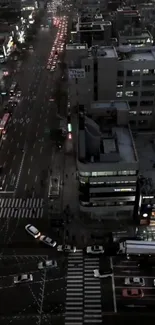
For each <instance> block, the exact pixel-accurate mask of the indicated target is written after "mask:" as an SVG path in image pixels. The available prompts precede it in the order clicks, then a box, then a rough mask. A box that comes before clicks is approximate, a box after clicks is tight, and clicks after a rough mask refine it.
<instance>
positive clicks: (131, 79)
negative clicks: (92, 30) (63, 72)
mask: <svg viewBox="0 0 155 325" xmlns="http://www.w3.org/2000/svg"><path fill="white" fill-rule="evenodd" d="M66 63H67V65H68V74H69V92H70V102H71V106H76V105H84V106H85V107H86V109H87V110H88V109H89V107H90V104H91V102H93V101H102V100H116V99H120V100H125V101H128V103H129V106H130V111H129V115H130V119H129V120H130V124H131V126H132V128H135V129H154V127H155V123H154V118H155V47H143V48H139V47H138V48H136V47H135V46H133V47H132V46H120V47H118V48H114V47H112V46H106V47H92V48H91V49H88V47H87V46H86V45H80V44H78V45H76V44H72V45H67V46H66Z"/></svg>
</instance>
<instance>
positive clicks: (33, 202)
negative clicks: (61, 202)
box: [0, 198, 44, 219]
mask: <svg viewBox="0 0 155 325" xmlns="http://www.w3.org/2000/svg"><path fill="white" fill-rule="evenodd" d="M43 202H44V200H43V199H42V198H27V199H22V198H5V199H0V207H1V209H0V218H3V219H4V218H33V219H41V218H43V214H44V208H43Z"/></svg>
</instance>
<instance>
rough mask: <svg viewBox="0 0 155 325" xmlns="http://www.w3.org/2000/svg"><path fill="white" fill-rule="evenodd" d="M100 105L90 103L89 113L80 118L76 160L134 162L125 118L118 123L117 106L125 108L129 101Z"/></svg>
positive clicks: (134, 152) (121, 108)
mask: <svg viewBox="0 0 155 325" xmlns="http://www.w3.org/2000/svg"><path fill="white" fill-rule="evenodd" d="M101 105H102V104H101V103H97V104H95V103H92V106H91V107H92V111H90V114H89V115H84V116H81V117H80V118H79V161H81V162H87V163H106V164H107V163H123V162H125V163H135V162H137V154H136V150H135V147H134V142H133V139H132V135H131V131H130V128H129V126H128V124H127V122H126V123H124V125H123V123H122V125H121V126H120V125H118V118H117V109H118V110H119V109H120V110H125V111H127V110H128V104H127V103H126V102H124V103H123V102H122V103H121V102H118V103H117V102H116V105H115V104H114V103H113V102H105V103H104V105H102V107H101ZM98 109H99V110H100V112H99V111H98ZM95 110H97V113H95ZM101 110H102V111H101ZM123 116H124V113H123ZM121 120H122V119H121Z"/></svg>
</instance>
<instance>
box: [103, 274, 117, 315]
mask: <svg viewBox="0 0 155 325" xmlns="http://www.w3.org/2000/svg"><path fill="white" fill-rule="evenodd" d="M101 293H102V299H101V303H102V311H103V312H114V298H113V295H114V292H113V287H112V280H111V277H109V278H105V279H101Z"/></svg>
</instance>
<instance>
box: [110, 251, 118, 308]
mask: <svg viewBox="0 0 155 325" xmlns="http://www.w3.org/2000/svg"><path fill="white" fill-rule="evenodd" d="M110 267H111V269H112V270H113V262H112V258H111V257H110ZM111 283H112V292H113V305H114V312H115V313H117V304H116V292H115V280H114V275H113V274H112V277H111Z"/></svg>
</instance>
